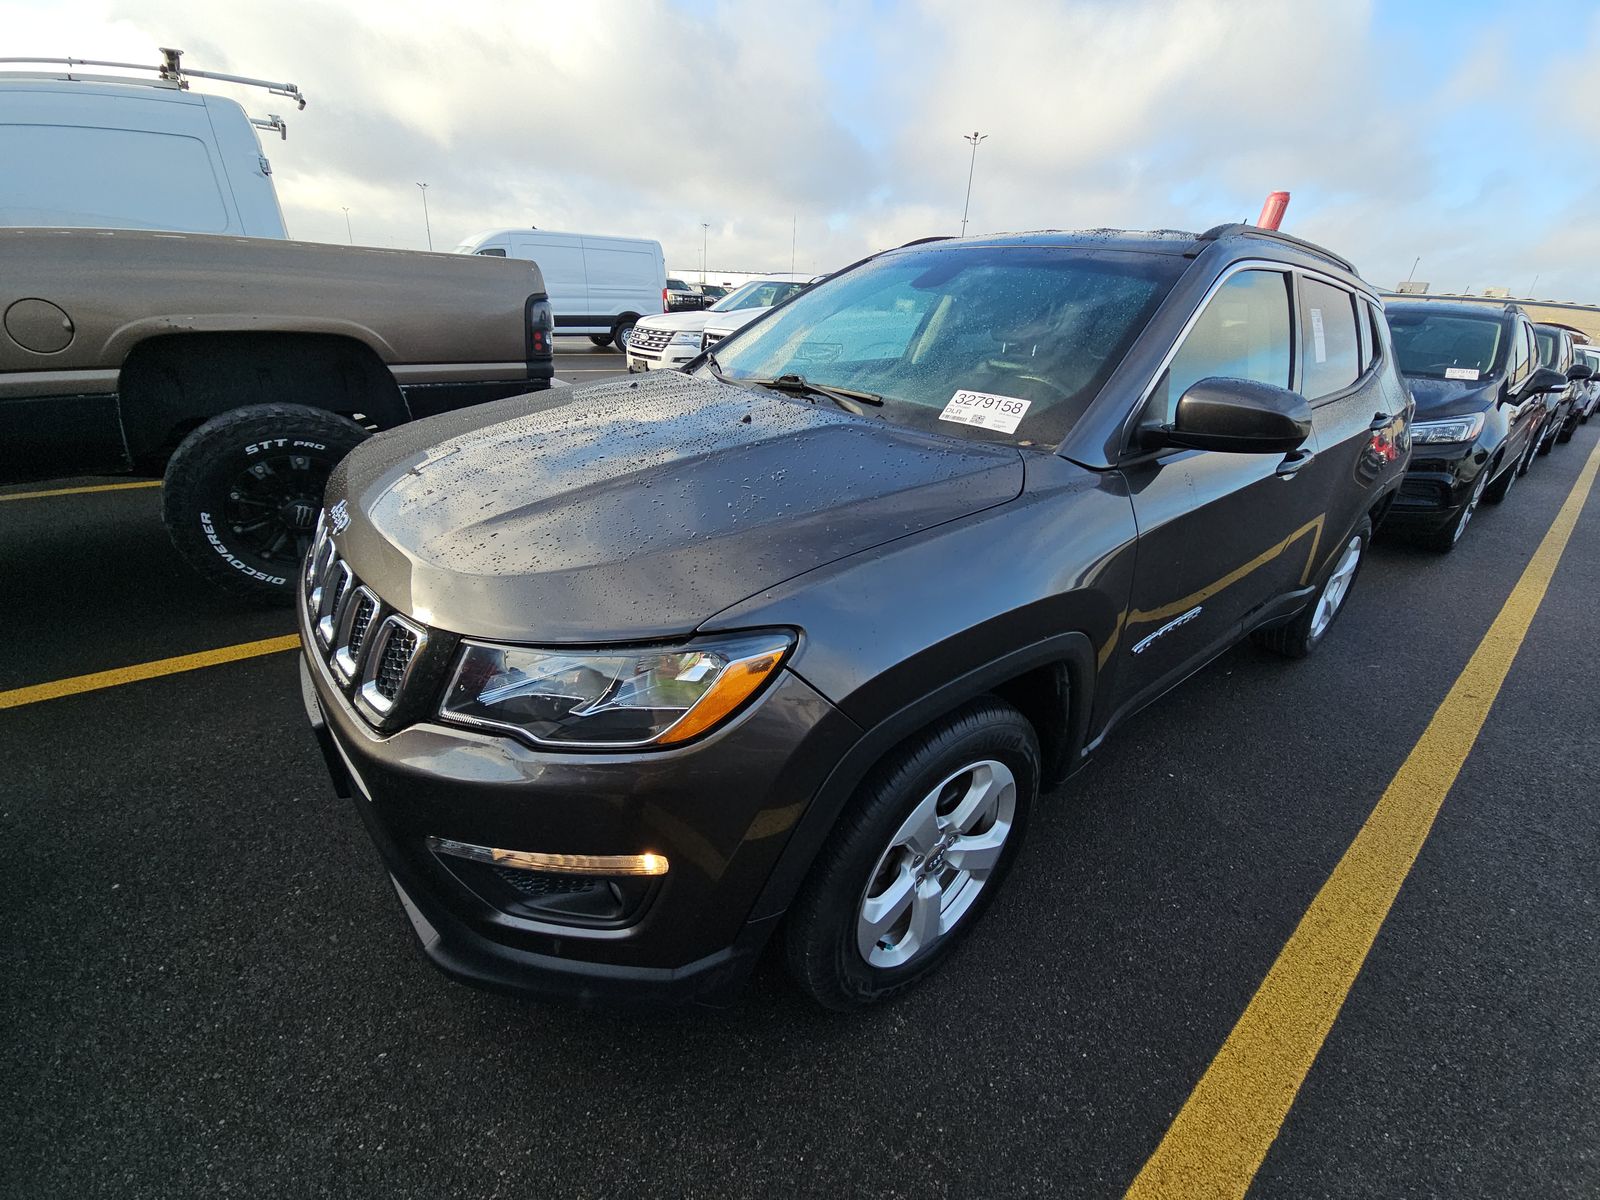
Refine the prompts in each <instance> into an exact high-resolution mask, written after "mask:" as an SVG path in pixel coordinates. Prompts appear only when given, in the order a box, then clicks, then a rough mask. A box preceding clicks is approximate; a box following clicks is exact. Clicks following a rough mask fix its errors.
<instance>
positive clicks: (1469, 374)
mask: <svg viewBox="0 0 1600 1200" xmlns="http://www.w3.org/2000/svg"><path fill="white" fill-rule="evenodd" d="M1480 374H1482V372H1480V371H1479V370H1478V368H1477V367H1446V368H1445V369H1444V377H1445V378H1446V379H1477V378H1478V377H1479V375H1480Z"/></svg>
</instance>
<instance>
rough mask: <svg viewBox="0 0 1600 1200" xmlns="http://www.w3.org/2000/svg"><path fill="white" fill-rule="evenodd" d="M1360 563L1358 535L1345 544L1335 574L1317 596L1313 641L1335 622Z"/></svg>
mask: <svg viewBox="0 0 1600 1200" xmlns="http://www.w3.org/2000/svg"><path fill="white" fill-rule="evenodd" d="M1360 565H1361V538H1360V536H1359V535H1357V536H1356V537H1353V538H1351V539H1350V541H1349V544H1348V545H1346V546H1345V548H1344V553H1343V554H1341V555H1340V556H1339V562H1338V564H1337V565H1336V566H1335V567H1334V568H1333V574H1332V575H1329V576H1328V582H1327V583H1325V584H1323V585H1322V594H1321V595H1320V596H1318V597H1317V611H1316V613H1315V614H1314V615H1313V616H1312V618H1311V637H1312V640H1313V641H1314V640H1315V639H1317V638H1319V637H1321V636H1322V634H1323V632H1324V631H1325V630H1326V629H1327V628H1328V626H1329V625H1330V624H1331V623H1332V622H1333V618H1334V616H1335V615H1337V613H1338V612H1339V608H1340V606H1341V605H1343V604H1344V598H1345V596H1346V595H1348V594H1349V591H1350V583H1351V581H1352V580H1354V579H1355V577H1356V568H1357V567H1359V566H1360Z"/></svg>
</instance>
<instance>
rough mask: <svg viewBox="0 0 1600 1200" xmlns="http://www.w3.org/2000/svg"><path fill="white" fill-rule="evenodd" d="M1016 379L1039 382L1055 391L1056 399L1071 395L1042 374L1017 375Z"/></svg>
mask: <svg viewBox="0 0 1600 1200" xmlns="http://www.w3.org/2000/svg"><path fill="white" fill-rule="evenodd" d="M1017 380H1018V382H1023V383H1041V384H1043V385H1044V386H1045V387H1047V388H1049V389H1050V390H1051V391H1052V392H1054V393H1055V399H1057V400H1065V399H1067V398H1068V397H1070V396H1071V395H1072V393H1071V392H1070V391H1069V390H1068V389H1067V388H1065V387H1063V386H1062V385H1061V384H1059V383H1057V382H1056V381H1055V380H1053V379H1046V378H1045V377H1044V376H1043V375H1018V376H1017Z"/></svg>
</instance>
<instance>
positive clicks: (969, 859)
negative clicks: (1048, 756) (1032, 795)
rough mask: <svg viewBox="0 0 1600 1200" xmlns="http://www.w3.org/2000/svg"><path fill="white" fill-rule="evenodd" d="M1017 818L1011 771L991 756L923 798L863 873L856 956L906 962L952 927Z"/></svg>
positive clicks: (873, 961)
mask: <svg viewBox="0 0 1600 1200" xmlns="http://www.w3.org/2000/svg"><path fill="white" fill-rule="evenodd" d="M1016 815H1017V780H1016V776H1015V775H1013V774H1012V773H1011V768H1010V767H1008V766H1006V765H1005V764H1004V763H1002V762H998V761H996V760H995V759H992V758H988V759H984V760H983V761H981V762H976V763H972V764H970V765H968V766H965V767H962V768H961V769H960V770H959V771H956V772H954V773H953V774H951V775H949V776H948V777H947V778H945V780H944V781H943V782H941V783H940V784H939V786H938V787H936V788H934V789H933V790H932V791H930V792H929V793H928V794H927V795H926V796H924V797H923V798H922V799H921V800H920V801H919V802H918V803H917V806H916V807H915V808H913V809H912V810H911V814H910V815H909V816H908V817H906V819H905V820H904V821H903V822H901V825H900V828H899V829H897V830H896V831H895V834H894V836H893V837H892V838H890V839H889V845H888V847H887V848H885V850H884V851H883V853H882V854H881V855H879V856H878V862H877V865H876V866H874V867H873V868H872V873H871V875H870V876H868V879H867V887H866V891H865V892H863V893H862V896H861V903H860V904H859V906H858V907H857V910H856V945H857V947H858V949H859V950H860V951H861V957H862V958H864V959H866V960H867V962H868V963H869V964H870V965H871V966H874V967H900V966H904V965H905V964H906V963H908V962H910V961H911V960H912V959H914V958H916V957H917V956H918V955H920V954H922V953H924V952H925V951H927V950H928V949H930V948H931V947H932V946H933V945H934V944H935V943H937V942H938V941H939V939H941V938H943V937H944V936H945V935H947V934H948V933H949V932H950V931H951V930H952V929H954V928H955V927H956V925H957V924H958V923H959V922H960V920H961V918H962V917H963V916H964V915H966V912H967V910H968V909H970V908H971V907H972V903H973V901H974V900H976V899H977V898H978V893H979V892H981V891H982V890H983V888H984V885H985V884H986V883H987V882H988V880H989V875H990V873H991V872H992V871H993V870H994V868H995V865H996V864H997V863H998V862H999V861H1000V855H1001V853H1002V852H1003V851H1004V849H1005V844H1006V838H1007V837H1009V836H1010V834H1011V829H1012V826H1013V824H1014V822H1015V821H1016Z"/></svg>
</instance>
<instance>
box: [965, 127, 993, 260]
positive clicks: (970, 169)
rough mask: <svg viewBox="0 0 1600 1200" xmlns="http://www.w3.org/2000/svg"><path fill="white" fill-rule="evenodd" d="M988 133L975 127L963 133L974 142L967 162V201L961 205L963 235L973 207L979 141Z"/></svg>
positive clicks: (966, 138)
mask: <svg viewBox="0 0 1600 1200" xmlns="http://www.w3.org/2000/svg"><path fill="white" fill-rule="evenodd" d="M988 136H989V135H988V134H987V133H979V132H978V131H977V130H976V129H974V130H973V131H972V132H971V133H964V134H962V135H961V137H962V140H963V141H968V142H971V143H972V159H971V161H970V162H968V163H967V202H966V203H965V204H963V205H962V206H961V236H962V237H966V236H967V210H969V209H970V208H971V207H972V172H973V171H974V170H976V169H977V166H978V143H979V142H981V141H983V139H984V138H986V137H988Z"/></svg>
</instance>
